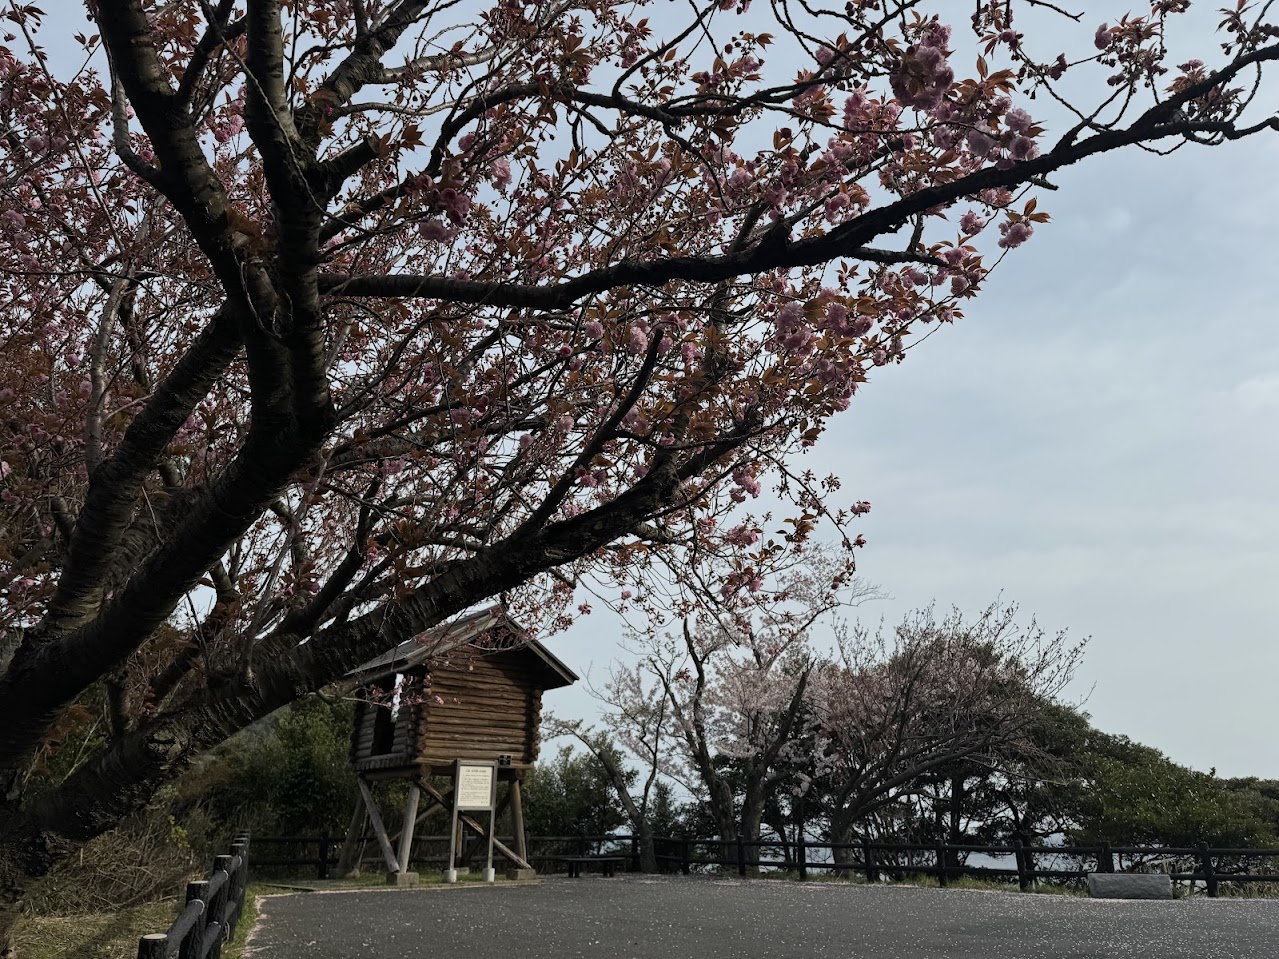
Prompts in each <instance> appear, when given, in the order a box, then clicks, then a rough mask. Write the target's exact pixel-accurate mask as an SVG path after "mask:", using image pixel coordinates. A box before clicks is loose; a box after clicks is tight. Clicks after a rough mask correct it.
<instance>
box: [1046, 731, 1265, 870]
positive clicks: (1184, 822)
mask: <svg viewBox="0 0 1279 959" xmlns="http://www.w3.org/2000/svg"><path fill="white" fill-rule="evenodd" d="M1076 762H1077V763H1078V765H1079V775H1080V779H1081V780H1082V784H1083V787H1084V796H1085V799H1084V801H1083V802H1082V803H1080V804H1079V811H1078V813H1077V818H1076V821H1075V822H1074V823H1073V824H1072V825H1071V826H1070V827H1069V828H1068V829H1067V830H1066V833H1065V835H1066V838H1067V840H1068V841H1069V842H1071V843H1074V844H1078V845H1095V844H1097V843H1101V842H1109V843H1111V844H1112V845H1120V846H1132V845H1165V846H1181V847H1184V846H1193V845H1194V844H1195V843H1197V842H1201V841H1202V842H1207V843H1208V844H1209V845H1214V846H1224V847H1234V848H1239V847H1247V846H1266V845H1274V844H1275V841H1276V833H1275V829H1274V821H1273V819H1268V818H1267V816H1266V811H1265V810H1264V809H1263V808H1261V807H1260V805H1259V804H1258V803H1256V802H1255V800H1254V797H1253V796H1250V795H1249V794H1248V792H1247V791H1244V790H1239V789H1236V788H1232V785H1231V782H1230V781H1229V780H1223V779H1219V778H1218V777H1217V775H1216V773H1215V771H1209V772H1199V771H1197V770H1194V769H1190V768H1188V767H1186V766H1182V765H1180V764H1178V763H1175V762H1173V761H1172V760H1170V759H1169V758H1168V757H1167V756H1165V755H1164V754H1163V753H1162V752H1160V751H1159V750H1158V749H1154V748H1153V747H1150V746H1144V745H1142V744H1141V743H1136V742H1133V741H1132V740H1130V739H1128V738H1127V737H1126V736H1115V735H1110V734H1107V733H1102V732H1099V731H1097V730H1092V731H1090V733H1089V734H1088V738H1087V740H1086V742H1085V743H1084V746H1083V749H1082V751H1081V753H1080V754H1079V755H1077V756H1076ZM1270 811H1271V813H1272V814H1273V807H1272V809H1271V810H1270Z"/></svg>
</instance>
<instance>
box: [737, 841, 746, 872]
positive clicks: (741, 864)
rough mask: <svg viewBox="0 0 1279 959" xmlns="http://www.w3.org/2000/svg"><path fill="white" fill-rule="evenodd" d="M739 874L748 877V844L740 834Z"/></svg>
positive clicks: (738, 847) (738, 844)
mask: <svg viewBox="0 0 1279 959" xmlns="http://www.w3.org/2000/svg"><path fill="white" fill-rule="evenodd" d="M737 874H738V875H739V876H745V875H746V844H745V841H744V840H743V839H742V834H741V833H740V832H739V833H738V834H737Z"/></svg>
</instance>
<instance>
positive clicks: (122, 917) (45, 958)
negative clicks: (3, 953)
mask: <svg viewBox="0 0 1279 959" xmlns="http://www.w3.org/2000/svg"><path fill="white" fill-rule="evenodd" d="M264 891H265V890H264V889H263V887H261V886H257V885H253V886H250V887H249V888H248V889H247V890H245V893H244V912H243V914H242V915H241V916H240V921H239V923H237V924H236V927H235V938H234V939H233V940H232V941H231V942H229V943H228V944H227V945H226V946H225V947H223V950H222V956H223V959H242V957H243V954H244V944H245V942H246V940H247V939H248V937H249V932H250V931H251V930H252V928H253V925H254V923H256V922H257V920H258V896H260V895H262V894H263V893H264ZM178 906H179V903H178V901H177V900H176V899H165V900H161V901H159V902H148V903H143V904H142V905H140V906H132V907H130V908H128V909H121V910H118V911H117V912H115V913H86V914H84V915H76V916H32V917H28V918H25V919H23V920H22V921H21V922H20V923H19V924H18V928H17V930H16V933H17V934H16V936H15V940H16V942H15V944H16V945H17V948H18V955H19V956H21V957H22V959H134V957H135V956H137V954H138V940H139V939H140V938H142V936H145V935H147V934H148V933H153V932H165V931H167V930H168V928H169V926H171V925H172V924H173V920H174V919H176V918H177V917H178V912H179V908H178Z"/></svg>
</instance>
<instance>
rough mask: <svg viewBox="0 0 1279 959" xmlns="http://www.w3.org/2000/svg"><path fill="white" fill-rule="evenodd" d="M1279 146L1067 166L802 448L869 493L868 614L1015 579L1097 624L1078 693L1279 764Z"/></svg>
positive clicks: (597, 635) (571, 697) (1218, 755)
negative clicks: (1038, 208)
mask: <svg viewBox="0 0 1279 959" xmlns="http://www.w3.org/2000/svg"><path fill="white" fill-rule="evenodd" d="M1098 19H1100V18H1098ZM1208 49H1209V50H1211V46H1209V47H1208ZM1276 169H1279V135H1270V136H1267V137H1263V138H1256V139H1253V140H1251V141H1248V142H1245V143H1236V144H1231V145H1229V146H1226V147H1222V148H1211V149H1210V148H1201V147H1199V148H1194V149H1191V148H1187V149H1185V150H1183V151H1181V152H1180V153H1178V154H1176V155H1175V156H1173V157H1170V158H1160V157H1154V156H1150V155H1147V154H1144V153H1140V152H1137V151H1128V152H1124V153H1120V154H1112V155H1110V156H1107V157H1102V158H1098V159H1094V160H1091V161H1086V162H1085V163H1084V164H1082V165H1080V166H1079V167H1077V168H1075V169H1072V170H1069V171H1066V172H1063V173H1061V174H1058V175H1056V176H1055V177H1053V180H1054V181H1055V182H1056V183H1057V184H1058V185H1059V186H1060V187H1061V189H1060V191H1059V192H1058V193H1054V194H1047V195H1044V196H1043V197H1042V199H1041V205H1042V206H1043V208H1045V209H1047V210H1049V211H1050V212H1051V213H1052V215H1053V222H1052V223H1050V224H1047V225H1045V226H1043V227H1040V228H1039V229H1038V230H1037V232H1036V235H1035V236H1034V238H1033V239H1032V240H1031V241H1030V242H1029V243H1028V244H1027V245H1026V246H1025V247H1023V248H1022V249H1020V250H1017V251H1016V255H1015V256H1010V257H1009V258H1008V260H1007V261H1006V262H1005V264H1004V265H1003V266H1002V267H1001V268H1000V270H999V271H997V273H996V275H995V276H994V277H992V279H991V281H990V283H989V284H988V286H987V289H986V292H985V293H984V294H983V295H982V296H981V297H979V298H978V299H977V300H975V301H972V302H971V303H970V304H969V305H968V306H967V308H966V309H967V313H968V316H967V318H966V319H965V320H963V321H962V322H960V323H958V324H957V325H956V326H954V327H953V328H947V329H945V330H943V331H941V332H940V333H939V334H938V335H936V336H934V337H933V338H932V339H930V340H929V341H928V342H926V343H924V344H922V345H921V346H920V347H919V348H918V349H916V350H913V351H912V352H911V353H910V355H909V357H908V359H907V361H906V362H905V363H904V364H903V365H902V366H900V367H893V368H890V369H887V370H882V371H877V373H876V375H875V377H874V379H873V380H872V382H871V383H870V385H869V386H868V387H866V388H865V389H864V390H863V391H862V392H861V393H859V395H858V396H857V397H856V398H855V399H854V402H853V406H852V409H851V410H850V411H849V412H848V413H847V414H845V415H844V416H842V417H839V418H837V419H836V420H835V422H834V425H833V427H832V428H831V430H830V432H829V434H828V435H827V437H826V439H825V440H824V442H823V443H822V444H821V445H820V447H819V448H818V449H817V450H816V451H815V452H814V453H813V454H812V456H811V459H812V460H813V461H814V462H813V464H812V465H813V467H814V468H815V469H817V470H818V471H819V472H821V471H833V472H836V473H838V474H839V475H840V476H841V477H842V478H843V480H844V485H845V489H844V491H845V492H846V493H847V494H848V497H849V500H850V501H851V500H852V499H856V498H865V499H868V500H870V501H871V503H872V504H873V507H874V509H873V511H872V513H871V514H870V515H869V516H868V517H865V518H864V521H863V523H862V524H861V526H860V528H861V529H862V530H864V532H865V533H866V536H867V539H868V540H869V545H868V546H867V547H866V549H864V550H862V551H861V553H860V554H859V557H860V558H859V568H860V570H861V571H862V573H863V574H864V575H865V577H866V578H867V579H869V580H870V581H872V582H874V583H877V584H879V585H880V586H881V587H883V589H884V590H885V591H886V592H888V593H889V594H891V596H892V599H891V600H890V601H885V602H880V603H876V604H874V606H873V607H863V612H864V614H865V616H866V617H871V618H873V619H876V620H877V619H878V618H879V616H880V615H883V616H884V617H886V618H887V619H888V621H889V622H890V623H892V622H895V621H896V620H897V619H898V618H900V616H901V614H902V613H904V612H905V611H907V610H909V609H912V608H915V607H918V606H921V605H925V604H927V603H928V602H930V601H932V600H936V601H937V603H938V605H939V606H949V605H951V604H954V605H957V606H959V607H960V608H961V609H964V610H967V611H970V612H977V611H979V610H980V609H982V608H984V607H985V606H986V605H987V604H989V603H990V602H991V600H993V599H994V598H995V597H996V596H997V595H998V594H1000V592H1001V591H1002V593H1003V595H1004V597H1005V598H1006V599H1009V600H1014V601H1016V602H1018V603H1019V604H1020V605H1021V607H1022V610H1023V612H1024V613H1025V614H1026V615H1027V616H1029V615H1031V614H1033V615H1035V616H1037V617H1038V619H1039V622H1040V623H1041V624H1042V625H1043V626H1045V627H1047V628H1049V629H1051V630H1056V629H1059V628H1066V629H1069V631H1070V633H1071V635H1072V636H1075V637H1079V638H1083V637H1091V639H1090V642H1089V644H1088V649H1087V652H1086V655H1085V657H1084V660H1083V664H1082V667H1081V669H1080V670H1079V672H1078V674H1077V679H1076V681H1075V683H1074V685H1073V687H1072V688H1071V689H1070V690H1069V691H1068V693H1069V695H1070V696H1071V697H1073V698H1074V699H1076V700H1078V699H1082V698H1084V697H1087V702H1086V704H1085V708H1086V709H1087V710H1088V712H1090V713H1091V714H1092V716H1093V718H1094V722H1095V724H1096V725H1097V726H1099V727H1100V728H1102V729H1105V730H1107V731H1110V732H1116V733H1124V734H1126V735H1128V736H1131V737H1133V738H1134V739H1137V740H1139V741H1141V742H1144V743H1147V744H1149V745H1152V746H1155V747H1158V748H1159V749H1162V750H1163V751H1165V752H1166V753H1167V754H1168V755H1169V756H1171V757H1172V758H1173V759H1174V760H1176V761H1177V762H1180V763H1184V764H1187V765H1190V766H1193V767H1195V768H1198V769H1205V770H1206V769H1209V768H1211V767H1216V769H1217V771H1218V773H1219V774H1221V775H1230V776H1242V775H1262V776H1268V777H1276V778H1279V736H1277V731H1276V721H1275V701H1276V696H1275V693H1274V681H1275V679H1276V678H1279V643H1276V638H1275V633H1276V623H1277V622H1279V586H1276V584H1275V582H1274V580H1275V577H1276V574H1277V573H1279V502H1277V501H1276V497H1275V492H1276V491H1275V476H1276V468H1277V467H1279V438H1277V436H1276V431H1275V428H1274V427H1275V422H1276V415H1277V414H1279V322H1277V321H1279V309H1277V308H1276V305H1275V300H1274V295H1273V287H1274V285H1275V283H1276V282H1279V266H1277V265H1276V264H1277V262H1279V234H1277V233H1276V227H1275V220H1276V214H1277V213H1279V180H1277V179H1276V177H1275V175H1274V171H1275V170H1276ZM618 633H619V627H618V625H617V624H616V622H615V621H614V620H612V619H611V618H610V617H609V614H607V613H604V612H597V613H596V614H594V615H592V616H590V617H587V619H586V620H584V621H583V622H582V623H581V624H580V625H579V626H577V627H575V628H574V629H573V630H572V631H571V632H570V633H569V634H568V635H566V636H563V637H557V638H555V639H554V640H553V645H554V646H555V648H556V650H557V652H559V653H561V654H562V655H563V656H564V657H565V658H566V659H567V661H568V662H569V663H570V664H571V665H572V666H573V667H574V668H576V669H579V670H585V669H586V668H587V667H588V666H590V665H591V664H592V663H594V664H595V668H596V669H597V670H601V669H602V668H603V667H604V666H605V665H606V664H607V662H608V660H609V659H610V658H611V656H613V655H614V643H615V642H616V638H617V635H618ZM548 705H550V707H551V708H552V709H554V710H556V711H557V712H560V713H562V714H565V715H572V714H577V715H587V714H590V713H591V712H592V711H593V707H592V704H591V702H590V700H589V698H588V697H587V696H586V695H585V694H584V692H582V691H581V690H580V688H576V689H573V690H564V691H560V692H557V693H554V694H552V698H549V699H548Z"/></svg>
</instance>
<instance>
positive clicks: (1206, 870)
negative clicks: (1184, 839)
mask: <svg viewBox="0 0 1279 959" xmlns="http://www.w3.org/2000/svg"><path fill="white" fill-rule="evenodd" d="M1195 848H1196V849H1198V850H1199V865H1200V867H1201V868H1202V869H1203V874H1204V886H1205V887H1206V888H1207V890H1208V898H1209V899H1216V898H1217V871H1216V870H1215V869H1213V867H1212V851H1211V850H1210V849H1209V848H1208V844H1207V843H1206V842H1198V843H1195Z"/></svg>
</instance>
